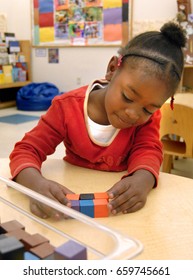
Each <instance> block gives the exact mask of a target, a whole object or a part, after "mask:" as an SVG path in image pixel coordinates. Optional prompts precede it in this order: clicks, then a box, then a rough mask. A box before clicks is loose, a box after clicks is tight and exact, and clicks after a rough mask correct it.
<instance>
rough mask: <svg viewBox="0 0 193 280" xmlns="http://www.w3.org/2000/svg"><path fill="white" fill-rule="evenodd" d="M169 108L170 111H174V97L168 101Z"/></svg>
mask: <svg viewBox="0 0 193 280" xmlns="http://www.w3.org/2000/svg"><path fill="white" fill-rule="evenodd" d="M170 107H171V109H172V110H174V96H173V95H172V97H171V99H170Z"/></svg>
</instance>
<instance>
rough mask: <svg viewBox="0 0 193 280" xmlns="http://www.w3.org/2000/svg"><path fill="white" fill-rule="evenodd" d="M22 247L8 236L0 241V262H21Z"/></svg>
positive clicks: (22, 256) (15, 239)
mask: <svg viewBox="0 0 193 280" xmlns="http://www.w3.org/2000/svg"><path fill="white" fill-rule="evenodd" d="M24 251H25V250H24V245H23V244H22V243H21V242H20V241H19V240H17V238H15V237H13V236H10V237H6V238H2V239H0V260H23V259H24Z"/></svg>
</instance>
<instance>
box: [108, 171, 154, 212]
mask: <svg viewBox="0 0 193 280" xmlns="http://www.w3.org/2000/svg"><path fill="white" fill-rule="evenodd" d="M154 184H155V178H154V176H153V175H152V174H151V173H150V172H149V171H146V170H142V169H141V170H138V171H136V172H135V173H134V174H133V175H131V176H128V177H125V178H123V179H122V180H121V181H119V182H117V183H116V184H115V185H114V186H113V187H112V188H111V189H109V190H108V194H109V198H110V199H112V200H111V201H110V202H109V208H110V209H111V212H112V214H117V213H119V212H122V213H124V214H126V213H131V212H135V211H137V210H139V209H141V208H142V207H143V206H144V205H145V203H146V200H147V195H148V193H149V192H150V190H151V189H152V188H153V186H154Z"/></svg>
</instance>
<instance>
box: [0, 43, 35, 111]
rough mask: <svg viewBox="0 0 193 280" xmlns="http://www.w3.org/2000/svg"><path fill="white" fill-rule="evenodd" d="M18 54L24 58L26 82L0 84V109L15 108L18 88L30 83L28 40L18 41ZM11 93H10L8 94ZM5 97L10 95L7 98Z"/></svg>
mask: <svg viewBox="0 0 193 280" xmlns="http://www.w3.org/2000/svg"><path fill="white" fill-rule="evenodd" d="M19 44H20V49H21V51H20V53H21V54H23V55H24V56H25V62H26V63H27V78H28V80H27V81H24V82H13V83H6V84H0V97H1V98H0V109H2V108H7V107H11V106H15V104H16V102H15V100H12V99H16V92H17V91H18V89H19V88H21V87H23V86H26V85H28V84H30V83H31V81H32V77H31V43H30V41H29V40H22V41H19ZM9 89H10V90H9ZM10 92H11V93H10ZM7 95H10V97H8V96H7ZM10 99H11V100H10Z"/></svg>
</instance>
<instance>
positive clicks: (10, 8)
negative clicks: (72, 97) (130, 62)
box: [0, 0, 193, 91]
mask: <svg viewBox="0 0 193 280" xmlns="http://www.w3.org/2000/svg"><path fill="white" fill-rule="evenodd" d="M191 1H192V7H193V0H191ZM176 2H177V1H176V0H133V33H134V35H136V34H137V33H139V32H143V31H144V29H149V28H150V29H152V28H155V29H156V28H158V27H159V26H160V25H162V24H163V23H164V22H165V21H167V20H170V19H173V18H174V17H175V15H176V13H177V4H176ZM30 3H31V0H0V13H5V14H7V23H8V31H10V32H15V34H16V37H17V38H18V39H19V40H25V39H29V40H31V20H30V18H31V16H30V7H31V6H30V5H31V4H30ZM117 50H118V47H115V46H114V47H71V48H69V47H66V48H60V50H59V64H49V63H48V59H47V56H46V57H37V56H36V50H35V49H34V48H33V49H32V76H33V81H34V82H47V81H48V82H52V83H54V84H55V85H57V86H58V88H59V89H60V91H68V90H71V89H73V88H75V87H79V86H80V85H84V84H87V83H89V82H90V81H91V80H93V79H95V78H101V77H104V75H105V71H106V67H107V63H108V61H109V60H110V58H111V57H112V56H113V55H116V54H117Z"/></svg>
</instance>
